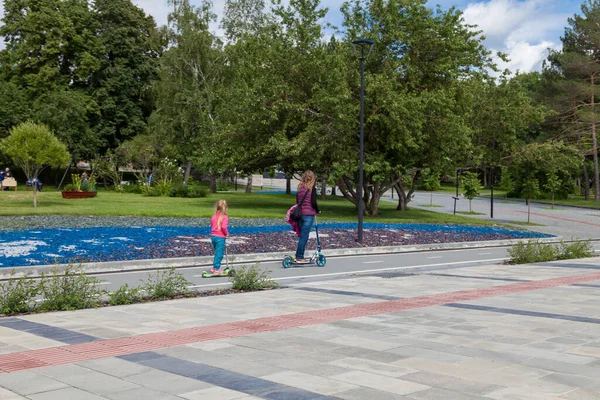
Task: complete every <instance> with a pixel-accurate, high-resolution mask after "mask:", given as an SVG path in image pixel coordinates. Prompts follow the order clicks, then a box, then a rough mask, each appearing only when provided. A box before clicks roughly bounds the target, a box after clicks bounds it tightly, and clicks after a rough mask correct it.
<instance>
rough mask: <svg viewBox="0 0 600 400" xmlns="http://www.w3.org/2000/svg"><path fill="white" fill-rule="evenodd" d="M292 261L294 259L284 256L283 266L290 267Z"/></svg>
mask: <svg viewBox="0 0 600 400" xmlns="http://www.w3.org/2000/svg"><path fill="white" fill-rule="evenodd" d="M293 263H294V259H293V258H292V257H290V256H287V257H286V258H284V259H283V262H282V264H283V268H291V267H292V264H293Z"/></svg>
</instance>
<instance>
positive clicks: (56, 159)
mask: <svg viewBox="0 0 600 400" xmlns="http://www.w3.org/2000/svg"><path fill="white" fill-rule="evenodd" d="M1 146H2V147H1V148H2V151H3V152H4V153H5V154H7V155H8V156H9V157H10V158H12V160H13V161H14V163H15V164H16V165H18V166H19V167H21V168H22V169H23V172H24V173H25V176H26V177H27V179H28V180H29V181H30V182H34V181H35V180H36V179H38V175H39V174H40V172H41V171H42V170H43V169H44V168H45V167H46V166H48V165H52V166H63V165H67V164H69V162H70V161H71V156H70V154H69V152H68V151H67V147H66V146H65V145H64V144H63V143H61V142H60V141H59V140H58V139H57V138H56V136H54V134H53V133H52V132H51V131H50V129H48V128H47V127H46V126H45V125H42V124H36V123H33V122H24V123H21V124H19V125H17V126H16V127H14V128H12V129H11V133H10V135H9V136H8V137H7V138H6V139H4V140H2V142H1ZM32 186H33V206H34V207H37V185H35V184H33V185H32Z"/></svg>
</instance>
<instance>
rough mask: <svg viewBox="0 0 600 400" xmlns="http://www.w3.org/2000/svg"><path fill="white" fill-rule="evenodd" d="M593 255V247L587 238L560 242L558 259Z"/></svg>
mask: <svg viewBox="0 0 600 400" xmlns="http://www.w3.org/2000/svg"><path fill="white" fill-rule="evenodd" d="M593 256H594V249H593V248H592V244H591V243H590V241H589V240H578V241H575V242H572V243H565V242H560V254H559V256H558V259H559V260H572V259H574V258H588V257H593Z"/></svg>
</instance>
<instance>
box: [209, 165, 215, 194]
mask: <svg viewBox="0 0 600 400" xmlns="http://www.w3.org/2000/svg"><path fill="white" fill-rule="evenodd" d="M209 179H210V192H211V193H217V174H215V172H214V171H213V170H212V169H211V170H210V174H209Z"/></svg>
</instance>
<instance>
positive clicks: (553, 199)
mask: <svg viewBox="0 0 600 400" xmlns="http://www.w3.org/2000/svg"><path fill="white" fill-rule="evenodd" d="M552 209H553V210H554V192H552Z"/></svg>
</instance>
